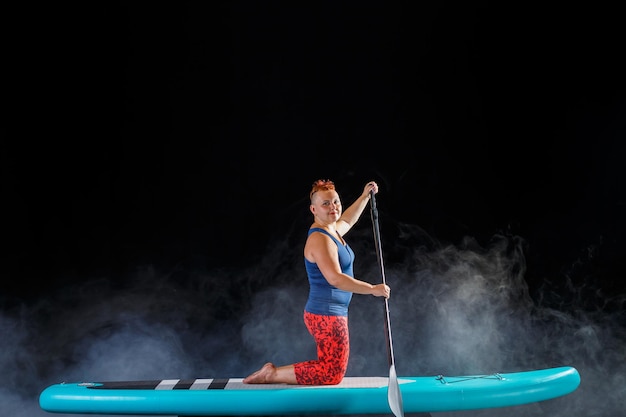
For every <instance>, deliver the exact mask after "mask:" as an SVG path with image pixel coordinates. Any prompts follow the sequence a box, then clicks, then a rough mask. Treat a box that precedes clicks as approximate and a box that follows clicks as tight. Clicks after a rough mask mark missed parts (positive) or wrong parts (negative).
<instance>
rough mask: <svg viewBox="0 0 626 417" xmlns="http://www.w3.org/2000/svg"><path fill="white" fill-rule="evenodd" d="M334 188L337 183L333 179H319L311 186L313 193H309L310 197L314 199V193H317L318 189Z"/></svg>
mask: <svg viewBox="0 0 626 417" xmlns="http://www.w3.org/2000/svg"><path fill="white" fill-rule="evenodd" d="M334 189H335V183H334V182H332V181H331V180H317V181H315V182H314V183H313V186H312V187H311V193H310V194H309V197H310V198H311V199H312V198H313V194H315V193H316V192H318V191H328V190H334Z"/></svg>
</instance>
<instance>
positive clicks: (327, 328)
mask: <svg viewBox="0 0 626 417" xmlns="http://www.w3.org/2000/svg"><path fill="white" fill-rule="evenodd" d="M372 192H373V193H374V194H376V193H378V185H377V184H376V183H375V182H374V181H371V182H368V183H367V184H366V185H365V187H364V189H363V193H362V194H361V196H360V197H359V198H358V199H357V200H356V201H355V202H354V203H353V204H352V205H351V206H350V207H348V208H347V209H346V210H345V211H343V212H342V207H341V200H340V199H339V195H338V194H337V191H335V184H334V183H333V182H332V181H328V180H327V181H324V180H318V181H316V182H315V183H313V188H312V189H311V194H310V198H311V205H310V210H311V213H313V224H312V225H311V227H310V228H309V233H308V238H307V240H306V244H305V246H304V264H305V267H306V271H307V275H308V277H309V298H308V301H307V303H306V306H305V308H304V323H305V324H306V326H307V329H308V330H309V333H311V335H312V336H313V338H314V339H315V343H316V344H317V360H310V361H306V362H299V363H295V364H291V365H284V366H280V367H276V366H274V364H272V363H266V364H265V365H264V366H263V367H262V368H261V369H259V370H258V371H256V372H255V373H253V374H251V375H250V376H248V377H246V378H245V379H244V380H243V382H244V383H246V384H277V383H285V384H298V385H336V384H338V383H340V382H341V381H342V380H343V377H344V375H345V373H346V370H347V368H348V356H349V353H350V340H349V334H348V305H349V304H350V300H351V299H352V294H353V293H356V294H371V295H374V296H376V297H387V298H388V297H389V291H390V289H389V287H388V286H387V285H385V284H377V285H373V284H369V283H367V282H365V281H360V280H358V279H355V278H354V276H353V275H354V274H353V263H354V252H353V251H352V249H351V248H350V246H349V245H348V244H347V243H346V241H345V240H344V239H343V236H344V235H345V234H346V233H347V232H348V231H349V230H350V228H352V226H354V224H355V223H356V222H357V220H358V219H359V217H361V214H362V213H363V210H364V209H365V207H366V206H367V203H368V202H369V199H370V198H371V197H370V193H372Z"/></svg>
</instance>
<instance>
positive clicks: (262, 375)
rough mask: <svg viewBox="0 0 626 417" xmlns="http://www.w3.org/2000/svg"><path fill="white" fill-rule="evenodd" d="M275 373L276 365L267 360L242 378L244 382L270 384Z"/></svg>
mask: <svg viewBox="0 0 626 417" xmlns="http://www.w3.org/2000/svg"><path fill="white" fill-rule="evenodd" d="M275 374H276V367H275V366H274V364H273V363H271V362H268V363H266V364H265V365H263V367H262V368H261V369H259V370H258V371H256V372H255V373H253V374H251V375H249V376H247V377H245V378H244V379H243V383H244V384H271V383H272V381H273V377H274V375H275Z"/></svg>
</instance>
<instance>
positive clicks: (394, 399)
mask: <svg viewBox="0 0 626 417" xmlns="http://www.w3.org/2000/svg"><path fill="white" fill-rule="evenodd" d="M387 401H388V402H389V408H391V412H392V413H393V414H394V415H395V416H396V417H404V407H403V406H402V393H401V392H400V385H399V384H398V376H397V375H396V367H395V365H394V364H391V366H390V367H389V385H388V386H387Z"/></svg>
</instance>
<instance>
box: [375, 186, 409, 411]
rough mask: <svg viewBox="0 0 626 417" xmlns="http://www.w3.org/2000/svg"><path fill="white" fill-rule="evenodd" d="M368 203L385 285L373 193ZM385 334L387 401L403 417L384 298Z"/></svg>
mask: <svg viewBox="0 0 626 417" xmlns="http://www.w3.org/2000/svg"><path fill="white" fill-rule="evenodd" d="M370 197H371V198H370V203H371V208H372V210H371V212H372V226H373V228H374V241H375V243H376V254H377V255H378V266H379V267H380V275H381V276H382V279H383V284H387V281H386V278H385V267H384V266H383V249H382V245H381V243H380V228H379V226H378V208H377V207H376V197H375V194H374V192H373V191H372V192H370ZM385 332H386V333H387V356H388V358H389V385H388V386H387V401H388V402H389V408H391V411H392V412H393V414H394V415H395V416H396V417H404V410H403V407H402V393H401V392H400V386H399V385H398V376H397V375H396V362H395V359H394V357H393V341H392V339H391V322H390V320H389V300H388V299H387V298H385Z"/></svg>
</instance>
